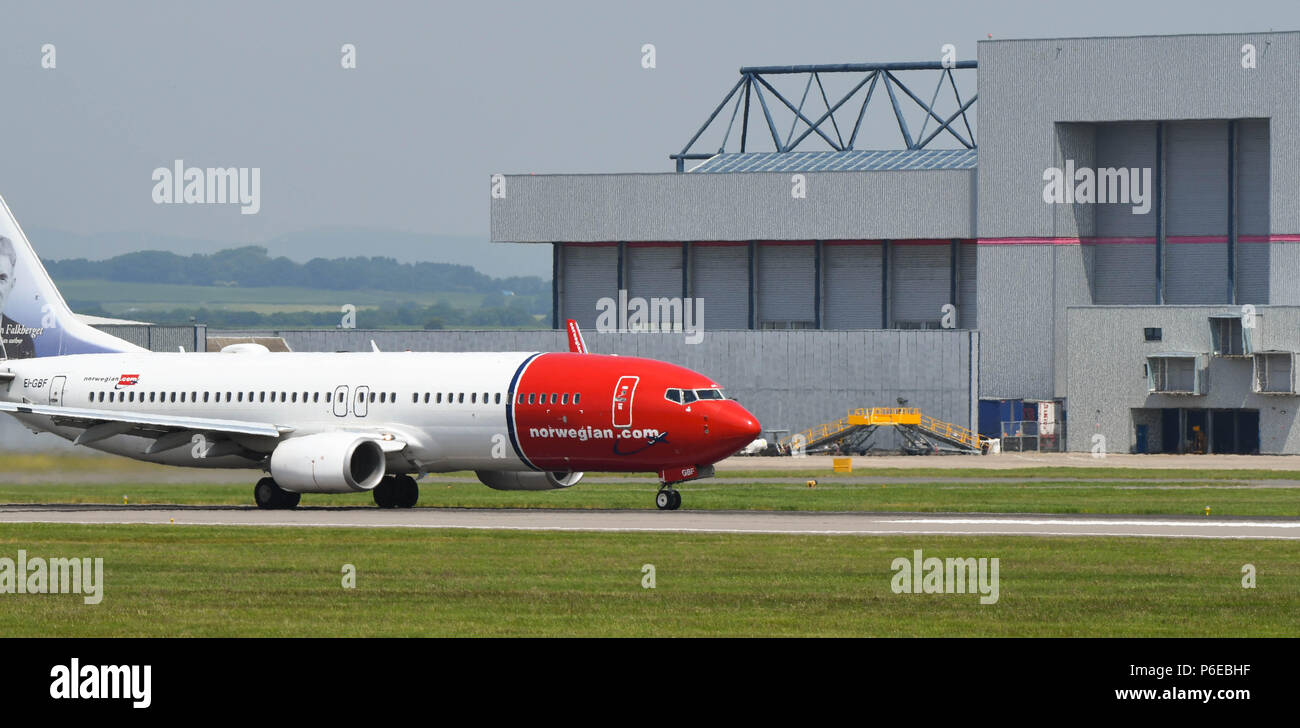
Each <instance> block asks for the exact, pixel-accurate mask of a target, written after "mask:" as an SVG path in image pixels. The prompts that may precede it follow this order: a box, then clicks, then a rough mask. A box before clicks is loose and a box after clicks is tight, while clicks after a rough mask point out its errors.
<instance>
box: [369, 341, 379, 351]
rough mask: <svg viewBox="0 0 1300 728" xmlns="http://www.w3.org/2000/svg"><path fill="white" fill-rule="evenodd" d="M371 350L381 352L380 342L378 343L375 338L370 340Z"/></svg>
mask: <svg viewBox="0 0 1300 728" xmlns="http://www.w3.org/2000/svg"><path fill="white" fill-rule="evenodd" d="M370 350H371V351H373V352H375V353H376V354H377V353H379V344H376V343H375V340H374V339H371V340H370Z"/></svg>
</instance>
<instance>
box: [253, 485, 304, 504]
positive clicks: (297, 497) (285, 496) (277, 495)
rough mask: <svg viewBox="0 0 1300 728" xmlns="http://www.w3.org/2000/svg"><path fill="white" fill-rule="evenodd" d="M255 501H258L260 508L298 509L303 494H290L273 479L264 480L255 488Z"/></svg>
mask: <svg viewBox="0 0 1300 728" xmlns="http://www.w3.org/2000/svg"><path fill="white" fill-rule="evenodd" d="M253 500H255V501H257V507H258V508H296V507H297V506H298V502H299V501H301V500H302V494H301V493H290V492H289V491H287V490H285V489H284V488H281V487H280V486H279V484H278V483H276V482H275V480H274V479H273V478H262V479H261V480H259V481H257V485H255V486H253Z"/></svg>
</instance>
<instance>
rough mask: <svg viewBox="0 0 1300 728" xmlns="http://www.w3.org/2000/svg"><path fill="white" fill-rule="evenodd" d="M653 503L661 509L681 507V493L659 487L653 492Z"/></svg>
mask: <svg viewBox="0 0 1300 728" xmlns="http://www.w3.org/2000/svg"><path fill="white" fill-rule="evenodd" d="M655 505H656V506H658V507H659V510H661V511H675V510H677V509H678V508H681V507H682V494H681V493H678V492H677V491H676V490H673V489H672V488H661V489H660V490H659V492H658V493H656V494H655Z"/></svg>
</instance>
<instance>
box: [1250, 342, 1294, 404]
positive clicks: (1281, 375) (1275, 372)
mask: <svg viewBox="0 0 1300 728" xmlns="http://www.w3.org/2000/svg"><path fill="white" fill-rule="evenodd" d="M1253 358H1254V365H1255V376H1254V386H1253V389H1254V390H1255V391H1256V392H1258V393H1260V394H1295V393H1296V389H1295V354H1293V353H1291V352H1289V351H1261V352H1259V353H1258V354H1255V355H1254V357H1253Z"/></svg>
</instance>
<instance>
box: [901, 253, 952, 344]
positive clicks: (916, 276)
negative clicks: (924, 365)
mask: <svg viewBox="0 0 1300 728" xmlns="http://www.w3.org/2000/svg"><path fill="white" fill-rule="evenodd" d="M889 257H890V277H889V288H890V293H891V296H890V299H891V301H892V304H891V306H890V319H892V321H891V323H892V325H893V327H894V328H905V329H937V328H939V322H940V320H941V319H942V318H943V306H944V304H946V303H954V304H955V303H956V302H955V301H949V300H948V298H949V296H950V295H951V288H952V262H953V261H952V245H951V243H950V242H949V241H947V240H910V241H909V240H892V241H890V243H889Z"/></svg>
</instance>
